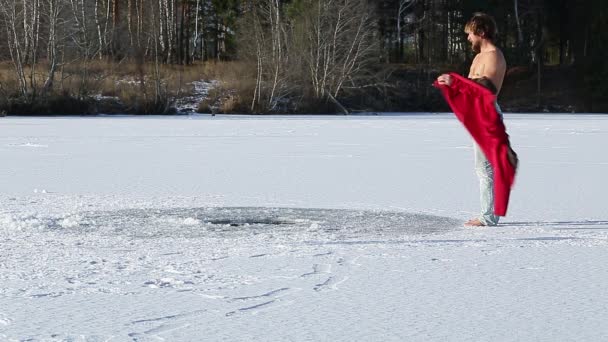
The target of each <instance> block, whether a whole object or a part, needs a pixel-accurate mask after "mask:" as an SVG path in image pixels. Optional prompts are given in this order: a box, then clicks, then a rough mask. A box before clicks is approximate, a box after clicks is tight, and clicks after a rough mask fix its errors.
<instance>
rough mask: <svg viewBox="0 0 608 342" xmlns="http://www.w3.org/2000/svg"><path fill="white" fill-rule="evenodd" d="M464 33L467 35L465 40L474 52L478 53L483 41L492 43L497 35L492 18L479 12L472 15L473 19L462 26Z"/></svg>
mask: <svg viewBox="0 0 608 342" xmlns="http://www.w3.org/2000/svg"><path fill="white" fill-rule="evenodd" d="M464 32H465V33H466V34H468V36H467V40H468V41H469V42H470V43H471V48H472V49H473V51H475V52H479V51H480V49H481V42H482V41H483V40H484V39H486V40H489V41H491V42H493V41H494V38H495V37H496V34H497V33H498V31H497V29H496V22H495V21H494V18H492V17H491V16H489V15H487V14H485V13H481V12H477V13H475V14H473V17H472V18H471V19H469V21H468V22H467V24H466V25H465V26H464Z"/></svg>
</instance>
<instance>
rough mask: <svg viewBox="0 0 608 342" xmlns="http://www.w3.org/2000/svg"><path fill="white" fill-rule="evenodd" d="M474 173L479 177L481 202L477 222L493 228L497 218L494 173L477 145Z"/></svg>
mask: <svg viewBox="0 0 608 342" xmlns="http://www.w3.org/2000/svg"><path fill="white" fill-rule="evenodd" d="M475 171H476V173H477V177H479V191H480V201H481V214H480V215H479V221H480V222H481V223H482V225H485V226H495V225H496V224H498V219H499V217H498V216H496V215H494V171H493V170H492V166H491V165H490V162H489V161H488V159H487V158H486V156H485V155H484V153H483V151H482V150H481V148H479V146H478V145H477V144H475Z"/></svg>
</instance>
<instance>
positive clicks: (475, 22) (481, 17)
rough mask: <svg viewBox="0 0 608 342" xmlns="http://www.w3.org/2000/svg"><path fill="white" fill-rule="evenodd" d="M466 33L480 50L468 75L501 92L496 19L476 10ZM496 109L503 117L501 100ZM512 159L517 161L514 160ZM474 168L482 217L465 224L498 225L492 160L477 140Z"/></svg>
mask: <svg viewBox="0 0 608 342" xmlns="http://www.w3.org/2000/svg"><path fill="white" fill-rule="evenodd" d="M465 33H466V34H467V35H468V36H467V40H468V41H469V42H470V43H471V47H472V49H473V51H475V53H477V55H476V56H475V58H474V59H473V63H472V64H471V70H470V71H469V78H470V79H473V80H476V81H478V83H480V84H482V85H484V86H485V87H487V88H489V89H490V90H492V92H494V94H498V93H499V92H500V88H501V87H502V83H503V80H504V76H505V72H506V69H507V62H506V61H505V57H504V56H503V54H502V52H501V51H500V50H499V49H498V48H497V47H496V45H495V44H494V39H495V36H496V22H495V21H494V19H493V18H492V17H491V16H489V15H487V14H484V13H475V14H474V15H473V17H472V18H471V19H470V20H469V22H468V23H467V24H466V25H465ZM437 82H438V83H439V84H444V85H447V86H451V85H452V82H453V81H452V77H451V76H450V75H448V74H443V75H441V76H439V77H438V78H437ZM496 110H497V111H498V113H499V114H500V115H501V117H502V112H501V111H500V107H498V104H496ZM511 152H512V151H511ZM514 155H515V154H514V152H513V154H512V156H510V159H511V158H515V157H514ZM512 163H513V164H514V165H516V163H515V162H512ZM475 171H476V173H477V176H478V177H479V183H480V198H481V213H480V215H479V217H476V218H473V219H471V220H469V221H467V222H466V223H465V224H464V225H465V226H470V227H483V226H495V225H496V224H498V218H499V217H498V216H496V215H494V174H493V170H492V167H491V165H490V163H489V162H488V160H487V158H486V156H485V155H484V153H483V152H482V151H481V149H480V148H479V146H477V144H475Z"/></svg>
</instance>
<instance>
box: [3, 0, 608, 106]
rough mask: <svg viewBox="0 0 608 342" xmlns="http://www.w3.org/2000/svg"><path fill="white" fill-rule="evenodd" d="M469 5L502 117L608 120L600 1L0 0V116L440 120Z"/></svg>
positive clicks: (604, 12)
mask: <svg viewBox="0 0 608 342" xmlns="http://www.w3.org/2000/svg"><path fill="white" fill-rule="evenodd" d="M477 11H482V12H486V13H489V14H491V15H493V16H494V17H495V18H496V21H497V24H498V29H499V35H498V39H497V44H498V46H499V47H500V48H501V49H502V50H503V52H504V54H505V57H506V59H507V63H508V70H507V75H506V78H505V84H504V87H503V90H502V92H501V94H500V96H499V102H500V103H501V106H502V107H503V110H505V111H510V112H608V83H606V82H605V81H604V80H606V79H608V63H607V62H606V58H605V55H606V54H605V52H604V50H603V47H606V46H608V6H605V0H579V1H576V0H505V1H497V0H0V115H7V114H8V115H47V114H48V115H54V114H61V115H65V114H98V113H108V114H112V113H132V114H170V113H176V112H177V111H178V110H179V108H180V107H179V106H177V105H176V104H178V103H179V102H180V101H182V100H183V99H187V98H189V99H194V100H193V101H195V105H194V107H193V108H192V110H193V111H198V112H201V113H241V114H247V113H254V114H270V113H283V114H284V113H356V112H412V111H425V112H426V111H447V110H448V108H447V107H446V105H445V103H444V102H443V101H442V99H441V97H440V95H439V93H438V91H437V90H435V89H434V88H432V87H431V83H432V81H433V80H434V78H436V77H437V75H439V74H440V73H442V72H446V71H456V72H459V73H462V74H465V75H466V74H467V72H468V68H469V65H470V62H471V60H472V58H473V56H474V54H473V52H472V51H471V47H470V44H469V43H468V42H467V40H466V35H465V34H464V30H463V27H464V24H465V23H466V21H467V20H468V19H469V18H470V17H471V16H472V15H473V13H475V12H477ZM197 95H198V97H197Z"/></svg>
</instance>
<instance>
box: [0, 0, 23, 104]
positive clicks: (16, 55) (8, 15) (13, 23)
mask: <svg viewBox="0 0 608 342" xmlns="http://www.w3.org/2000/svg"><path fill="white" fill-rule="evenodd" d="M0 14H1V15H2V19H3V20H2V21H4V25H5V28H6V33H7V38H8V48H9V53H10V56H11V60H12V62H13V66H14V67H15V74H16V76H17V80H18V81H19V90H20V93H21V95H22V96H24V97H25V96H27V95H28V84H27V80H26V77H25V70H24V64H25V60H24V58H23V57H24V51H23V43H22V42H21V40H20V37H19V30H18V25H22V24H20V23H18V21H19V20H21V21H22V20H23V18H19V17H18V13H17V9H16V6H15V3H11V1H7V0H2V1H0Z"/></svg>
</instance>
